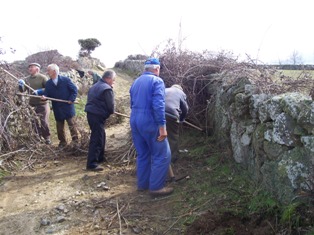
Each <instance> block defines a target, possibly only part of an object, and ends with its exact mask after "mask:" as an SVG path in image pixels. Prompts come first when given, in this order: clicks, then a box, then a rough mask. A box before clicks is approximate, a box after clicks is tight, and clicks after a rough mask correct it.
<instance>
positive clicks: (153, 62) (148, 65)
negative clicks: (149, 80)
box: [144, 58, 160, 76]
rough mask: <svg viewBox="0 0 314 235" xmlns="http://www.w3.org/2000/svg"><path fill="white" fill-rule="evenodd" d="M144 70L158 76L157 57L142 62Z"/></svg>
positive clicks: (158, 64)
mask: <svg viewBox="0 0 314 235" xmlns="http://www.w3.org/2000/svg"><path fill="white" fill-rule="evenodd" d="M144 69H145V71H149V72H152V73H153V74H155V75H156V76H159V73H160V62H159V60H158V59H157V58H149V59H147V60H146V61H145V64H144Z"/></svg>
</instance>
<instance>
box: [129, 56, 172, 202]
mask: <svg viewBox="0 0 314 235" xmlns="http://www.w3.org/2000/svg"><path fill="white" fill-rule="evenodd" d="M144 67H145V71H144V72H143V74H142V75H141V76H139V77H138V78H137V79H136V80H135V81H134V83H133V84H132V86H131V89H130V95H131V110H132V112H131V118H130V125H131V131H132V138H133V142H134V146H135V149H136V152H137V159H136V167H137V188H138V190H140V191H142V190H147V189H149V191H150V194H151V195H152V196H164V195H168V194H171V193H172V192H173V188H170V187H165V183H166V177H167V173H168V169H169V165H170V161H171V152H170V147H169V143H168V140H167V130H166V118H165V84H164V81H163V80H162V79H161V78H160V77H159V72H160V62H159V60H158V59H156V58H150V59H148V60H146V62H145V65H144Z"/></svg>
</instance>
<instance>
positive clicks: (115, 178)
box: [0, 76, 172, 235]
mask: <svg viewBox="0 0 314 235" xmlns="http://www.w3.org/2000/svg"><path fill="white" fill-rule="evenodd" d="M130 82H131V81H130V79H128V78H126V77H122V76H120V77H119V78H118V79H117V82H116V85H115V91H116V98H117V99H118V100H120V103H122V104H123V106H125V108H124V109H123V111H125V112H126V113H128V107H127V106H126V104H127V103H128V101H127V100H128V97H127V96H128V90H129V85H130ZM106 132H107V146H106V153H107V158H108V160H109V163H106V164H104V167H105V171H103V172H101V173H96V172H88V171H86V170H85V164H86V154H85V153H82V154H80V156H73V155H69V154H65V153H63V152H58V154H57V156H56V157H54V158H53V159H52V158H43V159H40V160H37V162H36V163H35V164H34V165H33V166H34V171H29V170H24V171H22V172H18V173H16V174H15V175H13V176H10V177H7V178H5V179H4V181H3V184H2V185H1V186H0V194H1V196H0V197H1V200H0V228H1V229H0V234H1V235H9V234H14V235H16V234H25V235H26V234H27V235H29V234H160V233H161V232H162V231H166V230H167V228H168V226H170V225H171V221H170V220H169V218H170V217H169V216H170V214H171V210H172V209H171V206H169V204H171V203H172V202H171V200H170V201H169V200H167V199H161V200H160V199H159V200H156V199H153V198H151V197H150V196H149V194H148V192H141V193H139V192H137V191H136V178H135V166H134V163H132V164H130V165H123V164H112V162H110V161H111V160H112V156H111V153H112V152H113V151H115V150H117V149H119V148H120V147H121V146H123V145H125V144H126V143H127V140H128V138H129V120H128V119H127V118H124V120H123V123H122V124H119V125H114V126H111V127H109V128H107V129H106ZM52 148H53V149H54V148H56V146H53V147H52Z"/></svg>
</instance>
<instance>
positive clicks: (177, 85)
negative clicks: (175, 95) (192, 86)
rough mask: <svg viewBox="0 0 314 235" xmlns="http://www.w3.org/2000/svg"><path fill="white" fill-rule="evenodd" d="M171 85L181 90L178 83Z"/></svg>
mask: <svg viewBox="0 0 314 235" xmlns="http://www.w3.org/2000/svg"><path fill="white" fill-rule="evenodd" d="M171 87H175V88H177V89H180V90H181V91H183V88H182V86H180V85H179V84H173V85H172V86H171Z"/></svg>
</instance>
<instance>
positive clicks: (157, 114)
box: [152, 78, 166, 127]
mask: <svg viewBox="0 0 314 235" xmlns="http://www.w3.org/2000/svg"><path fill="white" fill-rule="evenodd" d="M152 104H153V113H154V119H155V121H156V123H157V124H158V126H159V127H161V126H165V125H166V118H165V84H164V82H163V80H161V79H160V78H158V79H156V80H155V81H154V83H153V99H152Z"/></svg>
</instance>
